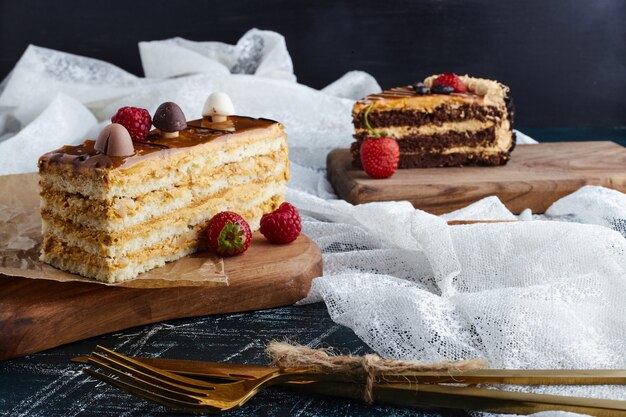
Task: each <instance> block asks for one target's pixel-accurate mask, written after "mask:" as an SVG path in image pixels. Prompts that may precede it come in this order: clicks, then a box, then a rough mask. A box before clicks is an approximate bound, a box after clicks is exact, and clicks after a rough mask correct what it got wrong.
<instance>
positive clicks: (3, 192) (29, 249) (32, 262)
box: [0, 174, 228, 288]
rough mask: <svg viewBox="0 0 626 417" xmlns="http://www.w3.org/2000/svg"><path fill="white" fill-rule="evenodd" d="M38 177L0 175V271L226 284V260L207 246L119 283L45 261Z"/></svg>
mask: <svg viewBox="0 0 626 417" xmlns="http://www.w3.org/2000/svg"><path fill="white" fill-rule="evenodd" d="M37 177H38V176H37V174H23V175H6V176H0V274H2V275H6V276H12V277H24V278H31V279H47V280H54V281H60V282H68V281H80V282H88V283H94V284H101V285H113V286H121V287H133V288H166V287H180V286H185V287H187V286H219V285H228V277H227V276H226V274H225V273H224V262H223V260H222V259H221V258H219V257H217V256H215V255H213V254H212V253H210V252H208V251H204V252H200V253H197V254H194V255H191V256H187V257H184V258H182V259H179V260H178V261H175V262H170V263H167V264H166V265H165V266H163V267H161V268H156V269H153V270H151V271H148V272H144V273H143V274H140V275H139V277H137V278H136V279H134V280H130V281H124V282H121V283H115V284H109V283H106V282H101V281H96V280H94V279H90V278H84V277H81V276H80V275H76V274H70V273H68V272H64V271H61V270H59V269H56V268H54V267H52V266H50V265H47V264H45V263H43V262H41V261H40V260H39V250H40V248H41V243H42V234H41V217H40V215H39V203H38V200H39V189H38V186H37ZM0 279H2V278H1V276H0Z"/></svg>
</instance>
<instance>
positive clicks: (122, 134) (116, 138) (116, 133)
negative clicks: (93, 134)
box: [94, 123, 135, 156]
mask: <svg viewBox="0 0 626 417" xmlns="http://www.w3.org/2000/svg"><path fill="white" fill-rule="evenodd" d="M94 148H95V150H96V151H98V152H102V153H103V154H105V155H108V156H130V155H132V154H134V153H135V147H134V146H133V140H132V139H131V137H130V133H128V130H126V128H125V127H124V126H122V125H121V124H119V123H111V124H110V125H108V126H106V127H105V128H104V129H102V132H100V135H99V136H98V140H96V144H95V145H94Z"/></svg>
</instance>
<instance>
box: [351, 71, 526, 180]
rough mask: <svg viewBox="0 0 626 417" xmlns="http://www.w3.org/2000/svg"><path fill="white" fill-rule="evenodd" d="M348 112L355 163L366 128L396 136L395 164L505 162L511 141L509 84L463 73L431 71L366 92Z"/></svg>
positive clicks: (442, 164)
mask: <svg viewBox="0 0 626 417" xmlns="http://www.w3.org/2000/svg"><path fill="white" fill-rule="evenodd" d="M454 77H456V78H454ZM450 80H452V81H450ZM446 84H449V85H446ZM352 118H353V123H354V128H355V134H354V138H355V139H356V141H355V142H353V144H352V147H351V151H352V154H353V157H354V163H355V165H356V166H359V167H360V166H361V158H360V147H361V143H362V141H363V140H364V139H365V138H366V137H368V136H370V135H371V131H370V130H374V131H376V132H377V133H378V134H380V133H384V134H385V135H386V136H391V137H393V138H395V139H396V140H397V141H398V145H399V147H400V161H399V168H429V167H448V166H463V165H485V166H492V165H504V164H506V163H507V162H508V160H509V159H510V157H511V151H512V150H513V148H514V147H515V134H514V132H513V106H512V102H511V99H510V97H509V88H508V87H506V86H505V85H503V84H501V83H499V82H497V81H492V80H486V79H481V78H474V77H470V76H467V75H466V76H461V77H457V76H456V75H453V74H443V75H433V76H430V77H428V78H426V79H425V80H424V81H423V83H416V84H415V85H407V86H404V87H396V88H391V89H389V90H385V91H383V92H382V93H379V94H372V95H369V96H367V97H365V98H363V99H361V100H359V101H357V102H356V103H355V104H354V107H353V110H352ZM368 123H369V126H370V127H371V129H369V128H368Z"/></svg>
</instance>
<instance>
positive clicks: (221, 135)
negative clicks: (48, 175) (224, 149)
mask: <svg viewBox="0 0 626 417" xmlns="http://www.w3.org/2000/svg"><path fill="white" fill-rule="evenodd" d="M275 123H277V122H275V121H273V120H269V119H255V118H252V117H245V116H229V117H228V122H225V123H219V124H216V123H211V122H210V121H209V120H207V119H198V120H192V121H190V122H188V123H187V128H186V129H185V130H181V131H180V134H179V136H178V137H176V138H172V139H166V138H163V137H162V136H161V134H160V132H159V131H158V130H152V131H151V132H150V133H149V134H148V137H147V138H146V141H145V142H133V145H134V147H135V153H134V154H133V155H130V156H108V155H105V154H103V153H101V152H98V151H96V150H95V149H94V145H95V141H93V140H86V141H85V142H83V143H82V144H80V145H77V146H69V145H68V146H63V147H62V148H59V149H57V150H54V151H52V152H48V153H46V154H44V155H42V156H41V157H40V158H39V169H40V170H41V169H44V168H45V167H46V166H47V165H48V164H71V165H73V166H74V167H75V168H76V169H111V168H113V169H115V168H122V169H124V168H128V167H129V166H132V165H134V164H136V163H138V162H140V161H142V160H144V159H146V158H152V157H164V156H167V155H169V154H171V153H172V152H176V151H179V150H185V149H187V148H191V147H194V146H196V145H201V144H203V143H207V142H212V141H218V140H219V141H223V140H227V139H228V137H229V136H231V135H233V134H237V133H242V132H246V131H250V130H254V129H266V128H268V127H270V126H271V125H273V124H275Z"/></svg>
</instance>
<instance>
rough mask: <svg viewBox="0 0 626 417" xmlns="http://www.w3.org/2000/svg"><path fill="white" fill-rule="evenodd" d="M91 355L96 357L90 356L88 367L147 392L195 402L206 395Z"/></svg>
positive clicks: (102, 357) (99, 356)
mask: <svg viewBox="0 0 626 417" xmlns="http://www.w3.org/2000/svg"><path fill="white" fill-rule="evenodd" d="M93 355H97V356H92V357H90V358H89V364H90V365H94V366H96V367H99V368H101V369H103V370H105V371H107V372H110V373H111V374H113V375H115V376H117V377H118V378H122V379H125V380H127V381H130V382H133V383H135V384H136V385H141V386H142V387H144V388H146V389H148V390H151V391H154V392H160V393H162V394H165V395H168V396H174V397H177V398H180V399H181V400H183V401H185V400H189V399H190V398H189V397H190V396H191V397H194V398H196V399H197V401H199V399H198V397H204V396H206V394H207V390H199V389H194V388H189V387H180V386H178V385H176V384H173V383H171V382H168V381H162V380H160V379H158V378H155V377H153V376H151V375H148V374H145V373H143V372H141V371H138V370H136V369H133V368H130V367H128V366H125V365H123V364H120V363H117V362H115V361H112V360H110V359H109V358H107V357H104V356H101V355H99V354H98V353H95V352H94V353H93Z"/></svg>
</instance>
